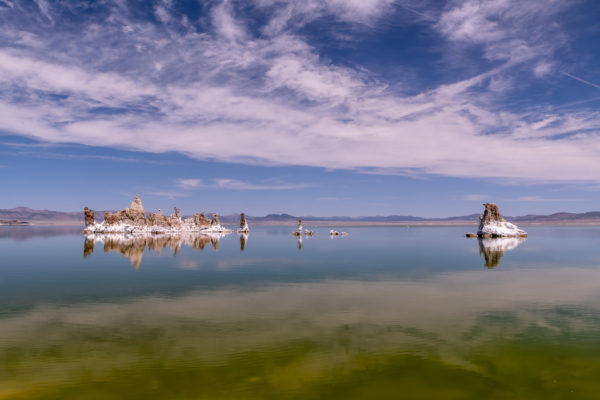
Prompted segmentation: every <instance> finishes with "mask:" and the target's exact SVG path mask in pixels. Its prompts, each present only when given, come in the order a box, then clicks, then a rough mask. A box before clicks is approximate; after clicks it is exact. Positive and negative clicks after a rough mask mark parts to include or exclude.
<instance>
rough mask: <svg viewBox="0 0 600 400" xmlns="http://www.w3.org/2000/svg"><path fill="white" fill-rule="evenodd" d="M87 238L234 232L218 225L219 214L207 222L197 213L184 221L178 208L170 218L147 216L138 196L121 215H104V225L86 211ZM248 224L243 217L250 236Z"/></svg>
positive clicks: (120, 212) (88, 210)
mask: <svg viewBox="0 0 600 400" xmlns="http://www.w3.org/2000/svg"><path fill="white" fill-rule="evenodd" d="M83 212H84V217H85V229H84V230H83V232H84V233H85V234H103V233H128V234H134V233H139V234H161V233H181V232H195V233H202V234H214V233H231V232H233V230H231V229H227V228H225V227H223V226H222V225H221V224H220V222H219V214H213V215H212V219H210V220H209V219H208V218H206V216H205V215H204V213H200V214H198V213H196V214H194V215H192V216H191V217H189V218H186V219H182V217H181V212H180V211H179V209H178V208H177V207H175V212H174V213H173V214H171V215H169V216H166V215H163V213H162V211H161V210H158V212H157V213H150V214H148V215H147V216H146V212H145V211H144V207H143V206H142V199H141V198H140V196H139V195H136V196H135V198H134V199H133V201H132V202H131V205H130V206H129V207H128V208H124V209H122V210H121V211H119V212H116V213H112V212H106V213H104V221H102V222H96V220H95V219H94V212H93V211H92V210H90V209H89V208H87V207H85V208H84V211H83ZM249 230H250V229H249V228H248V223H247V222H246V218H245V216H244V214H242V216H241V221H240V231H243V232H248V231H249Z"/></svg>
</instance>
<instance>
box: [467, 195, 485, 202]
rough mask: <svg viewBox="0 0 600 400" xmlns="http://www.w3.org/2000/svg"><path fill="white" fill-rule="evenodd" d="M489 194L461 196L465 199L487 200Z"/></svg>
mask: <svg viewBox="0 0 600 400" xmlns="http://www.w3.org/2000/svg"><path fill="white" fill-rule="evenodd" d="M489 199H490V196H488V195H485V194H469V195H466V196H464V197H463V200H467V201H488V200H489Z"/></svg>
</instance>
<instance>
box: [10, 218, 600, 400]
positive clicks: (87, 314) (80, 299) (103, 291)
mask: <svg viewBox="0 0 600 400" xmlns="http://www.w3.org/2000/svg"><path fill="white" fill-rule="evenodd" d="M524 228H525V229H526V230H527V231H528V232H529V235H530V236H529V238H528V239H527V240H526V241H523V242H520V243H519V242H518V241H505V242H497V241H489V242H486V243H484V242H480V241H478V240H477V239H466V238H464V237H463V236H464V233H465V232H466V231H468V230H469V229H468V228H465V227H418V228H414V227H411V228H405V227H391V228H387V227H386V228H382V227H373V228H362V227H361V228H354V227H347V228H344V230H345V231H347V232H349V233H350V235H349V236H346V237H336V238H333V239H331V238H330V237H329V235H327V231H328V229H325V228H323V229H317V231H320V233H321V235H320V236H316V237H310V238H305V239H304V240H303V241H302V243H299V242H298V240H297V239H296V238H295V237H293V236H291V235H290V232H291V231H292V230H293V227H255V228H254V229H253V230H252V232H251V233H250V235H249V236H248V237H247V239H246V238H244V237H240V236H239V235H237V234H232V235H228V236H226V237H223V238H221V239H220V240H217V239H212V240H211V239H210V238H198V237H196V238H194V237H181V238H164V237H163V238H161V237H158V238H154V239H152V240H134V239H129V240H124V241H123V240H121V241H119V240H116V239H114V238H113V239H110V240H104V242H101V241H94V240H91V239H90V240H87V241H86V240H85V238H84V236H83V235H81V234H80V230H79V229H76V228H33V227H17V228H14V227H13V228H11V227H0V272H1V274H0V399H115V398H124V399H154V398H156V399H336V398H339V399H387V398H393V399H398V398H407V399H469V398H471V399H514V398H522V399H564V398H581V399H584V398H589V399H597V398H598V397H599V396H600V379H599V378H600V227H585V226H529V227H527V226H524ZM471 230H472V229H471ZM84 255H85V257H84Z"/></svg>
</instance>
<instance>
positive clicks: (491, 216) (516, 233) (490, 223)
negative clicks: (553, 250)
mask: <svg viewBox="0 0 600 400" xmlns="http://www.w3.org/2000/svg"><path fill="white" fill-rule="evenodd" d="M484 207H485V211H484V212H483V215H482V216H479V229H478V230H477V237H480V238H498V237H527V232H525V231H524V230H522V229H519V228H518V227H517V226H516V225H515V224H511V223H510V222H508V221H506V220H505V219H504V217H503V216H502V214H500V211H499V210H498V206H497V205H496V204H493V203H485V204H484ZM468 237H471V236H468Z"/></svg>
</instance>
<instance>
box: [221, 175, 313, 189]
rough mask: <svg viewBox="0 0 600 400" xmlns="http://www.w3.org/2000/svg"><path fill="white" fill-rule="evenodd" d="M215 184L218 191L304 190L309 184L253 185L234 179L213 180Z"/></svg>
mask: <svg viewBox="0 0 600 400" xmlns="http://www.w3.org/2000/svg"><path fill="white" fill-rule="evenodd" d="M215 183H216V185H217V187H218V188H220V189H232V190H291V189H305V188H308V187H310V186H311V185H310V184H306V183H299V184H263V185H261V184H254V183H249V182H244V181H239V180H236V179H229V178H220V179H215Z"/></svg>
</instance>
